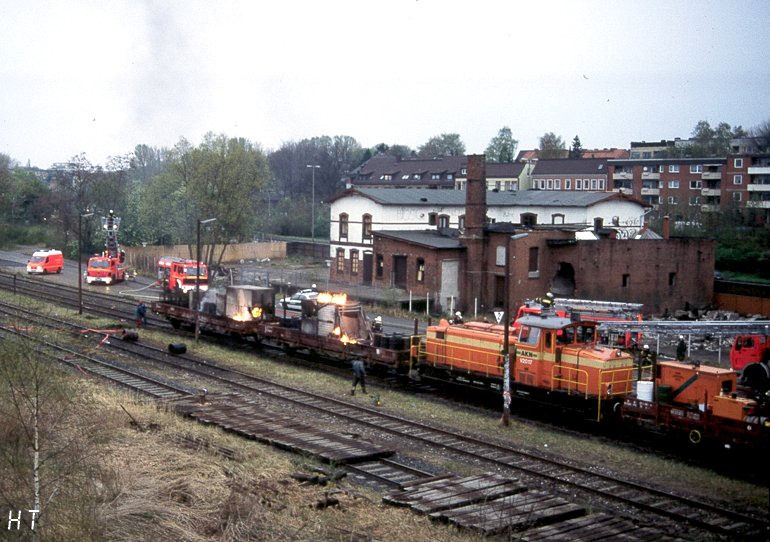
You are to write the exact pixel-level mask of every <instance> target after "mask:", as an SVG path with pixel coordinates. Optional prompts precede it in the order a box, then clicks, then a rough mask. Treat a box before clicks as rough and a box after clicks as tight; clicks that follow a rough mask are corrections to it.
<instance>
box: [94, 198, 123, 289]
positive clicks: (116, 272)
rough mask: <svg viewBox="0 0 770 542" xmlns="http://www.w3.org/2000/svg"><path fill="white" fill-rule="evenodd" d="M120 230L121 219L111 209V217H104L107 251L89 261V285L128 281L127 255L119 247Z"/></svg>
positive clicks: (103, 225) (103, 227)
mask: <svg viewBox="0 0 770 542" xmlns="http://www.w3.org/2000/svg"><path fill="white" fill-rule="evenodd" d="M118 228H120V218H119V217H116V216H115V212H114V211H112V209H110V212H109V215H108V216H106V217H102V230H104V234H105V236H106V237H107V240H106V241H105V245H104V246H105V250H104V251H102V253H101V254H97V255H95V256H91V257H90V258H89V259H88V267H87V269H86V282H87V283H88V284H96V283H100V284H107V285H110V284H115V283H116V282H122V281H124V280H126V264H125V262H126V253H125V252H123V251H122V250H120V248H119V246H118Z"/></svg>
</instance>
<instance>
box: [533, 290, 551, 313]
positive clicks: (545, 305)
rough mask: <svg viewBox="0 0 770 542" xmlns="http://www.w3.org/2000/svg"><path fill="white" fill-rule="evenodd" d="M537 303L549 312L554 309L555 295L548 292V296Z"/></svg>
mask: <svg viewBox="0 0 770 542" xmlns="http://www.w3.org/2000/svg"><path fill="white" fill-rule="evenodd" d="M537 301H538V302H539V303H540V305H541V306H542V307H543V310H548V309H552V308H553V294H552V293H551V292H548V293H547V294H545V296H543V297H541V298H539V299H538V300H537Z"/></svg>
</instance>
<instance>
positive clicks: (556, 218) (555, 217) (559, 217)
mask: <svg viewBox="0 0 770 542" xmlns="http://www.w3.org/2000/svg"><path fill="white" fill-rule="evenodd" d="M551 224H564V215H563V214H562V213H555V214H552V215H551Z"/></svg>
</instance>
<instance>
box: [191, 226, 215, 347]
mask: <svg viewBox="0 0 770 542" xmlns="http://www.w3.org/2000/svg"><path fill="white" fill-rule="evenodd" d="M215 220H216V218H207V219H206V220H201V219H198V239H197V246H196V248H197V250H198V252H197V254H196V262H195V266H196V269H195V299H194V303H195V342H196V343H197V342H198V336H199V335H200V332H201V326H200V310H201V301H200V298H201V283H200V276H201V224H208V223H210V222H214V221H215Z"/></svg>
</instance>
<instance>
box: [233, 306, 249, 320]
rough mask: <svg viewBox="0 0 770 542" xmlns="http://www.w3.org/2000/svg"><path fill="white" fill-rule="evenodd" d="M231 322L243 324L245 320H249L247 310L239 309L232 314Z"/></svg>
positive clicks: (245, 308) (246, 308) (244, 308)
mask: <svg viewBox="0 0 770 542" xmlns="http://www.w3.org/2000/svg"><path fill="white" fill-rule="evenodd" d="M233 320H237V321H239V322H245V321H247V320H251V314H250V313H249V308H248V307H240V308H239V309H238V311H237V312H235V313H234V314H233Z"/></svg>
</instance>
